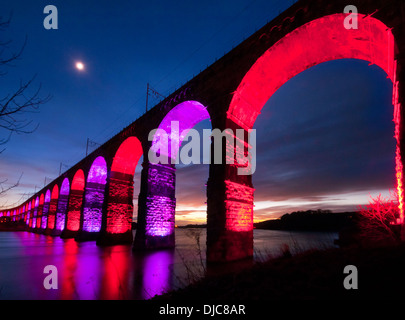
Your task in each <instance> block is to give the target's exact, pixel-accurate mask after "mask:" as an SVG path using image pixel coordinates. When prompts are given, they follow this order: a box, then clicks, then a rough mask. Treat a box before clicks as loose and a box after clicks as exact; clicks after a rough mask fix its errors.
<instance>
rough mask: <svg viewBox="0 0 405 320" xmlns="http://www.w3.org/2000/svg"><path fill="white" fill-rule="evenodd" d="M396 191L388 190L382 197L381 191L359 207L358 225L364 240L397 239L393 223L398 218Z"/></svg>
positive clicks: (385, 240) (382, 240) (381, 240)
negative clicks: (386, 194)
mask: <svg viewBox="0 0 405 320" xmlns="http://www.w3.org/2000/svg"><path fill="white" fill-rule="evenodd" d="M398 203H399V201H398V193H397V191H396V189H395V190H390V195H389V196H388V197H386V198H384V197H383V196H382V195H381V193H380V194H379V195H378V196H377V197H376V198H371V199H370V201H369V204H368V205H365V206H360V207H359V222H358V227H359V231H360V236H361V239H362V240H363V241H365V242H387V241H396V240H398V239H399V234H398V233H397V232H396V230H395V227H394V226H395V224H396V221H397V219H398V218H399V208H398Z"/></svg>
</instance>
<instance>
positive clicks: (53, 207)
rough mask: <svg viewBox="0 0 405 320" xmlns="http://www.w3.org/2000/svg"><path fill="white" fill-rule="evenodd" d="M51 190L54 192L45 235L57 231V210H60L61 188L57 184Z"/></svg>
mask: <svg viewBox="0 0 405 320" xmlns="http://www.w3.org/2000/svg"><path fill="white" fill-rule="evenodd" d="M49 190H52V192H51V195H50V201H49V207H48V217H47V223H46V229H45V234H51V232H52V230H54V229H55V221H56V210H57V208H58V198H59V187H58V185H57V184H55V185H54V186H53V188H52V189H49Z"/></svg>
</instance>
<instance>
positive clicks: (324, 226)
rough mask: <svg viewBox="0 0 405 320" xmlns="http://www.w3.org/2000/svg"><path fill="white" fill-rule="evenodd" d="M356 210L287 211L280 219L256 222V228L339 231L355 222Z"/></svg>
mask: <svg viewBox="0 0 405 320" xmlns="http://www.w3.org/2000/svg"><path fill="white" fill-rule="evenodd" d="M355 215H356V213H355V212H341V213H334V212H331V211H330V210H316V211H315V210H308V211H296V212H292V213H287V214H285V215H283V216H281V217H280V218H279V219H275V220H266V221H262V222H258V223H255V224H254V226H255V228H256V229H272V230H300V231H339V230H341V229H342V228H345V227H349V226H351V225H353V223H354V216H355Z"/></svg>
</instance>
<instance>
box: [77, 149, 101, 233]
mask: <svg viewBox="0 0 405 320" xmlns="http://www.w3.org/2000/svg"><path fill="white" fill-rule="evenodd" d="M106 182H107V163H106V161H105V159H104V157H102V156H99V157H97V158H96V159H95V160H94V161H93V163H92V165H91V167H90V170H89V173H88V175H87V183H86V188H85V194H84V203H83V215H82V218H81V220H80V225H81V228H80V235H79V236H78V238H77V240H92V239H95V237H96V236H97V235H98V233H99V232H100V230H101V223H102V209H103V204H104V192H105V186H106Z"/></svg>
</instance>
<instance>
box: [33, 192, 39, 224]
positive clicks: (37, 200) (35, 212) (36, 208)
mask: <svg viewBox="0 0 405 320" xmlns="http://www.w3.org/2000/svg"><path fill="white" fill-rule="evenodd" d="M33 203H34V214H33V215H32V227H33V228H36V227H37V216H38V206H39V197H36V199H35V200H33Z"/></svg>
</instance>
